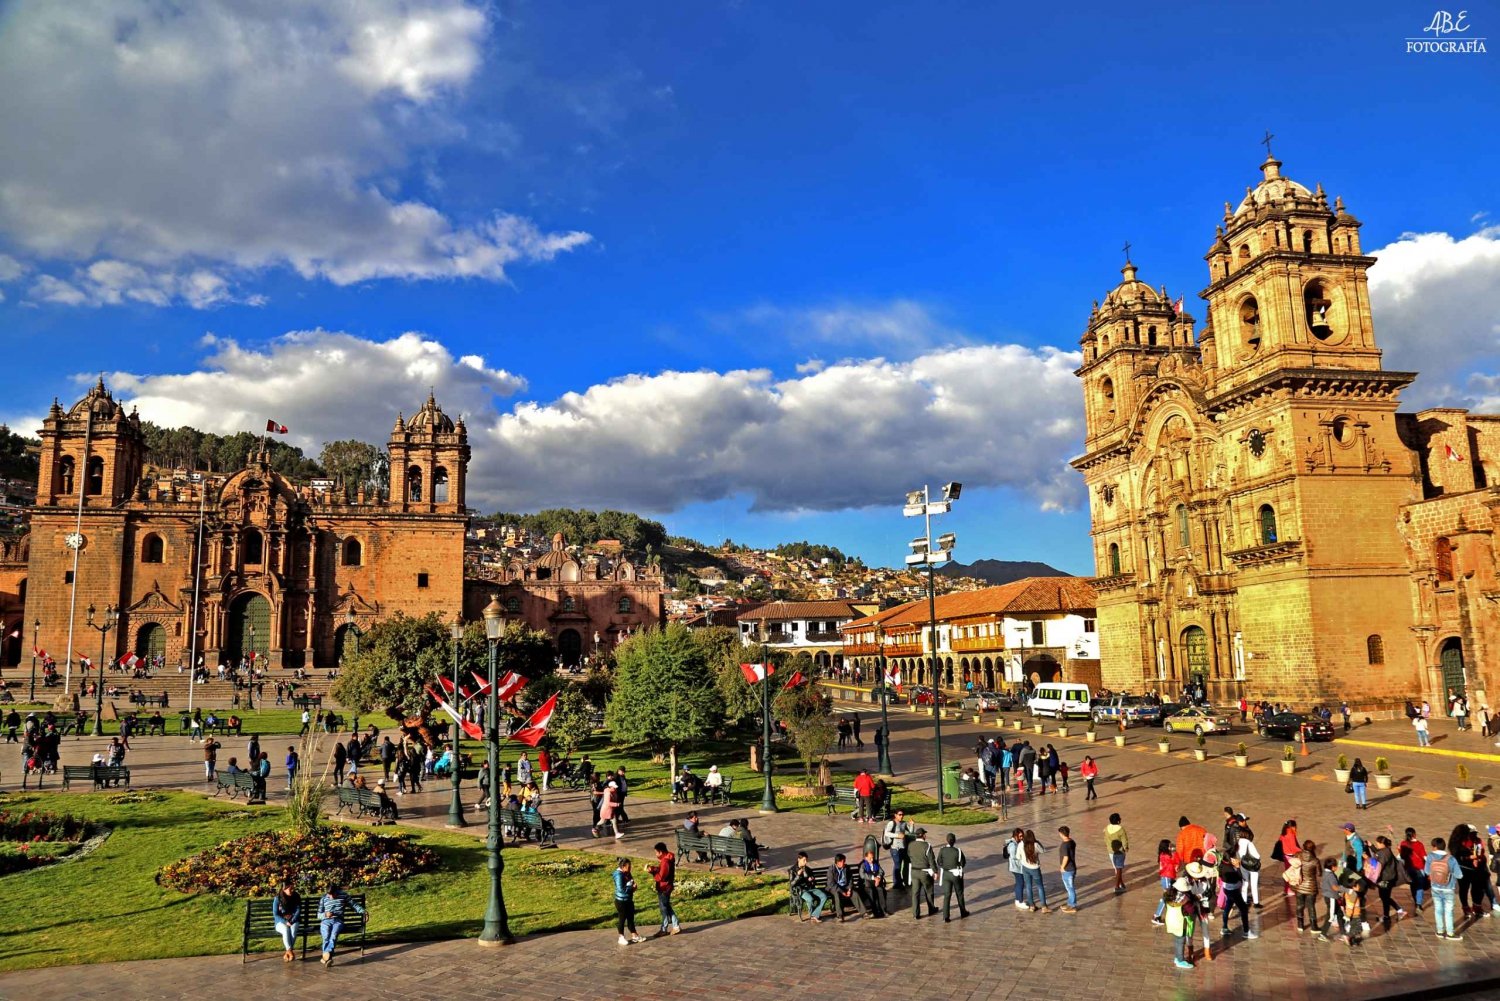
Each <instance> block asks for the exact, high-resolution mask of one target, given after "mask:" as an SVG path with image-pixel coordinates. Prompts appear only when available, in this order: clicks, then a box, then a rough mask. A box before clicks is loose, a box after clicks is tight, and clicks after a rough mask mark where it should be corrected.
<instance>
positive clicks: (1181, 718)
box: [1162, 706, 1234, 733]
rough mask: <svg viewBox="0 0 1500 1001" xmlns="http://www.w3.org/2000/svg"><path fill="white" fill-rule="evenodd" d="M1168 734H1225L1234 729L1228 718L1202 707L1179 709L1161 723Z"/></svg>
mask: <svg viewBox="0 0 1500 1001" xmlns="http://www.w3.org/2000/svg"><path fill="white" fill-rule="evenodd" d="M1162 729H1163V730H1166V731H1167V732H1168V733H1226V732H1228V731H1229V730H1232V729H1234V726H1233V724H1232V723H1231V722H1230V720H1229V717H1228V716H1225V715H1224V714H1222V713H1216V712H1214V711H1213V710H1212V709H1205V708H1204V707H1202V706H1188V707H1187V708H1185V709H1179V710H1177V711H1176V712H1175V713H1173V714H1172V715H1170V716H1168V717H1166V719H1164V720H1163V721H1162Z"/></svg>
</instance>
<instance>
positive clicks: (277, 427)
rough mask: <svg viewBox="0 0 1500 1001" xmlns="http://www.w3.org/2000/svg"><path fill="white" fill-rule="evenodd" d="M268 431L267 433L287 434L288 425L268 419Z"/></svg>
mask: <svg viewBox="0 0 1500 1001" xmlns="http://www.w3.org/2000/svg"><path fill="white" fill-rule="evenodd" d="M266 433H267V434H286V425H285V424H278V423H276V422H275V421H266Z"/></svg>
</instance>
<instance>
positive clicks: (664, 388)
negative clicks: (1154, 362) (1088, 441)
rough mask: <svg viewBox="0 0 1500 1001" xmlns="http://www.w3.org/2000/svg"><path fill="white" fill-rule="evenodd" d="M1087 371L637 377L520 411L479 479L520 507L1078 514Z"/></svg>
mask: <svg viewBox="0 0 1500 1001" xmlns="http://www.w3.org/2000/svg"><path fill="white" fill-rule="evenodd" d="M1079 361H1080V359H1079V357H1078V355H1077V354H1076V353H1072V352H1065V351H1058V350H1055V349H1052V348H1043V349H1041V350H1031V349H1028V348H1024V347H1019V346H1016V345H982V346H966V347H960V348H949V349H942V350H936V351H931V352H928V353H925V354H922V355H919V356H918V357H916V358H913V359H912V360H910V361H905V362H893V361H888V360H886V359H882V358H875V359H869V360H862V361H846V362H841V363H839V364H836V365H830V366H828V367H826V368H824V369H822V370H820V371H817V372H813V373H809V374H804V375H801V376H799V377H797V378H792V379H782V380H777V379H774V378H773V377H772V376H771V374H770V373H769V372H768V371H765V370H760V369H742V370H735V371H729V372H707V371H705V372H664V373H661V374H659V375H654V376H645V375H632V376H627V377H625V378H621V379H616V380H613V381H611V382H608V383H604V384H601V385H596V386H592V387H590V388H589V389H587V390H585V391H582V392H577V393H569V394H567V395H565V396H563V397H561V398H559V399H557V400H554V401H553V402H551V403H525V404H519V405H517V406H515V407H514V408H513V409H512V410H511V412H509V413H507V414H504V415H502V416H501V417H500V418H499V419H498V420H497V421H495V422H494V424H493V425H492V426H491V427H489V428H488V429H487V431H485V432H484V433H483V435H482V437H481V438H480V439H479V444H477V445H476V461H475V467H476V468H475V474H476V477H477V478H478V482H479V483H480V484H481V487H482V489H483V490H484V491H485V492H486V493H487V494H488V496H489V497H490V498H492V499H493V501H495V502H496V503H497V506H501V507H505V508H507V509H514V508H527V507H535V506H542V505H548V504H587V505H602V504H612V505H619V506H625V507H635V508H637V509H646V510H651V511H671V510H674V509H676V508H678V507H681V506H683V505H686V504H690V503H696V502H700V501H711V500H717V499H720V498H724V497H731V496H745V497H747V498H748V499H749V503H750V506H751V509H752V510H759V511H792V510H823V511H828V510H839V509H844V508H851V507H864V506H868V505H870V504H876V503H887V502H889V501H890V499H891V498H892V497H895V496H899V495H900V494H902V493H904V491H905V490H907V489H908V488H909V487H910V485H911V484H912V483H915V482H920V481H921V480H922V478H923V477H929V478H932V477H939V478H946V479H957V480H962V481H964V482H965V483H969V484H971V485H974V486H1010V487H1014V488H1016V489H1018V490H1020V491H1023V492H1025V493H1028V494H1031V495H1032V496H1034V497H1035V498H1037V500H1038V501H1039V502H1040V503H1041V504H1042V506H1043V507H1048V508H1063V507H1070V506H1073V505H1075V504H1077V503H1078V501H1079V499H1080V490H1081V485H1080V483H1079V481H1078V479H1077V477H1076V476H1075V475H1074V474H1073V472H1072V470H1070V469H1069V468H1068V466H1067V456H1068V455H1069V454H1070V450H1071V449H1073V448H1074V447H1076V444H1077V442H1078V439H1079V438H1080V437H1081V435H1082V404H1081V398H1080V394H1079V392H1078V386H1077V380H1076V379H1075V378H1074V376H1073V374H1072V373H1073V369H1074V368H1075V367H1077V365H1078V364H1079ZM481 450H482V451H481ZM481 456H482V460H481Z"/></svg>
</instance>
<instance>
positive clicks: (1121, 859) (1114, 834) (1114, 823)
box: [1104, 813, 1202, 894]
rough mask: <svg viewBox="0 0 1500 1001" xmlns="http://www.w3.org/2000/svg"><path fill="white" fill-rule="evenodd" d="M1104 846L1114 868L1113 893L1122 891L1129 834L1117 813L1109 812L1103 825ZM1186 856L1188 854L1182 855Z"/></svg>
mask: <svg viewBox="0 0 1500 1001" xmlns="http://www.w3.org/2000/svg"><path fill="white" fill-rule="evenodd" d="M1199 830H1202V828H1201V827H1200V828H1199ZM1104 847H1105V849H1106V850H1107V851H1108V853H1109V863H1110V865H1111V866H1113V867H1114V870H1115V893H1116V894H1121V893H1124V892H1125V855H1126V853H1127V852H1129V851H1130V835H1129V834H1127V833H1125V825H1124V824H1122V823H1120V815H1119V814H1118V813H1111V814H1110V815H1109V823H1108V824H1106V825H1105V826H1104ZM1186 857H1188V856H1184V858H1186Z"/></svg>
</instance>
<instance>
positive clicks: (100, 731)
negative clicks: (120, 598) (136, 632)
mask: <svg viewBox="0 0 1500 1001" xmlns="http://www.w3.org/2000/svg"><path fill="white" fill-rule="evenodd" d="M94 612H95V609H94V606H93V605H92V604H91V605H89V612H88V625H89V627H90V628H92V629H97V630H99V669H98V671H96V672H95V673H94V729H93V736H95V737H102V736H104V685H103V681H104V637H105V636H106V635H107V634H108V633H109V631H110V630H111V629H113V628H114V627H115V623H116V622H118V621H119V619H118V616H117V615H116V613H115V606H114V605H109V606H107V607H106V608H105V609H104V621H103V622H101V623H98V624H97V625H96V624H95V623H94Z"/></svg>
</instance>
